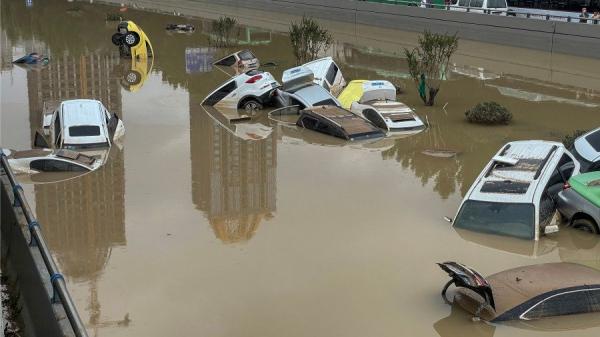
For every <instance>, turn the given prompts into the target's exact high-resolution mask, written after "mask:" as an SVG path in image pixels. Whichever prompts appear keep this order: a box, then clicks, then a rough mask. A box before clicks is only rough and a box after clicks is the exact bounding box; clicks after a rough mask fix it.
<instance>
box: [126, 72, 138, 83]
mask: <svg viewBox="0 0 600 337" xmlns="http://www.w3.org/2000/svg"><path fill="white" fill-rule="evenodd" d="M141 79H142V76H141V75H140V73H138V72H137V71H135V70H130V71H128V72H127V74H125V81H126V82H127V84H129V85H135V84H138V83H140V81H141Z"/></svg>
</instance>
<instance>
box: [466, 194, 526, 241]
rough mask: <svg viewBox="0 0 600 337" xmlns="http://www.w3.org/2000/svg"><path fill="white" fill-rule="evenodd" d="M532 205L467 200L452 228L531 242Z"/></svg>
mask: <svg viewBox="0 0 600 337" xmlns="http://www.w3.org/2000/svg"><path fill="white" fill-rule="evenodd" d="M534 213H535V208H534V206H533V204H525V203H501V202H489V201H477V200H467V201H466V202H465V203H464V204H463V206H462V208H461V210H460V212H459V213H458V216H457V217H456V220H455V221H454V227H456V228H462V229H467V230H472V231H476V232H481V233H489V234H498V235H506V236H512V237H516V238H520V239H528V240H531V239H533V238H534V236H535V214H534Z"/></svg>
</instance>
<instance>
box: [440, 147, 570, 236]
mask: <svg viewBox="0 0 600 337" xmlns="http://www.w3.org/2000/svg"><path fill="white" fill-rule="evenodd" d="M578 173H579V163H578V162H577V161H576V160H575V159H574V157H573V155H572V154H571V153H570V152H569V151H568V150H567V149H565V147H564V146H563V145H562V144H561V143H557V142H548V141H541V140H530V141H516V142H511V143H508V144H506V145H505V146H503V147H502V148H501V149H500V150H499V151H498V153H497V154H496V155H495V156H494V157H493V158H492V160H491V161H490V162H489V163H488V164H487V165H486V166H485V168H484V169H483V171H482V172H481V174H480V175H479V177H477V179H476V180H475V182H474V183H473V185H472V186H471V188H470V189H469V191H468V192H467V194H466V195H465V197H464V199H463V201H462V203H461V205H460V207H459V209H458V213H457V215H456V218H455V219H454V220H452V219H449V218H448V220H449V221H451V222H453V226H454V227H455V228H460V229H466V230H472V231H476V232H483V233H488V234H497V235H506V236H513V237H517V238H521V239H528V240H538V239H539V238H540V237H541V236H542V235H543V234H549V233H553V232H556V231H558V225H555V224H552V219H553V218H554V214H555V213H556V204H555V203H556V200H557V198H558V192H560V191H561V190H562V186H563V184H564V183H565V182H567V181H568V179H569V178H571V176H572V175H574V174H578Z"/></svg>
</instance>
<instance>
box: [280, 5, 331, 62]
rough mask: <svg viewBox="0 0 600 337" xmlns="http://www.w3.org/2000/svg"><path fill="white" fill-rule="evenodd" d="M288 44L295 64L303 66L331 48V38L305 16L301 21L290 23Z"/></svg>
mask: <svg viewBox="0 0 600 337" xmlns="http://www.w3.org/2000/svg"><path fill="white" fill-rule="evenodd" d="M290 42H291V43H292V48H293V52H294V56H295V57H296V63H297V64H303V63H306V62H310V61H312V60H314V59H316V58H317V57H318V56H319V54H320V53H321V52H323V51H325V50H327V49H329V47H330V46H331V43H332V42H333V38H332V37H331V34H330V33H329V32H328V31H327V29H325V28H322V27H321V26H320V25H319V23H318V22H316V21H315V20H313V19H312V18H308V17H306V16H303V17H302V20H301V21H300V22H299V23H297V22H292V25H291V27H290Z"/></svg>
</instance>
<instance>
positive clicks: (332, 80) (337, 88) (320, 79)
mask: <svg viewBox="0 0 600 337" xmlns="http://www.w3.org/2000/svg"><path fill="white" fill-rule="evenodd" d="M303 66H305V67H306V68H308V69H310V70H311V71H312V72H313V74H314V76H315V78H314V82H315V83H316V84H318V85H320V86H322V87H323V88H325V90H327V91H329V92H331V94H332V95H334V96H337V95H338V94H339V93H340V92H341V91H342V89H344V87H345V86H346V80H344V76H343V75H342V71H341V70H340V68H339V67H338V65H337V64H335V62H334V61H333V58H331V57H324V58H321V59H318V60H314V61H311V62H308V63H305V64H303Z"/></svg>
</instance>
